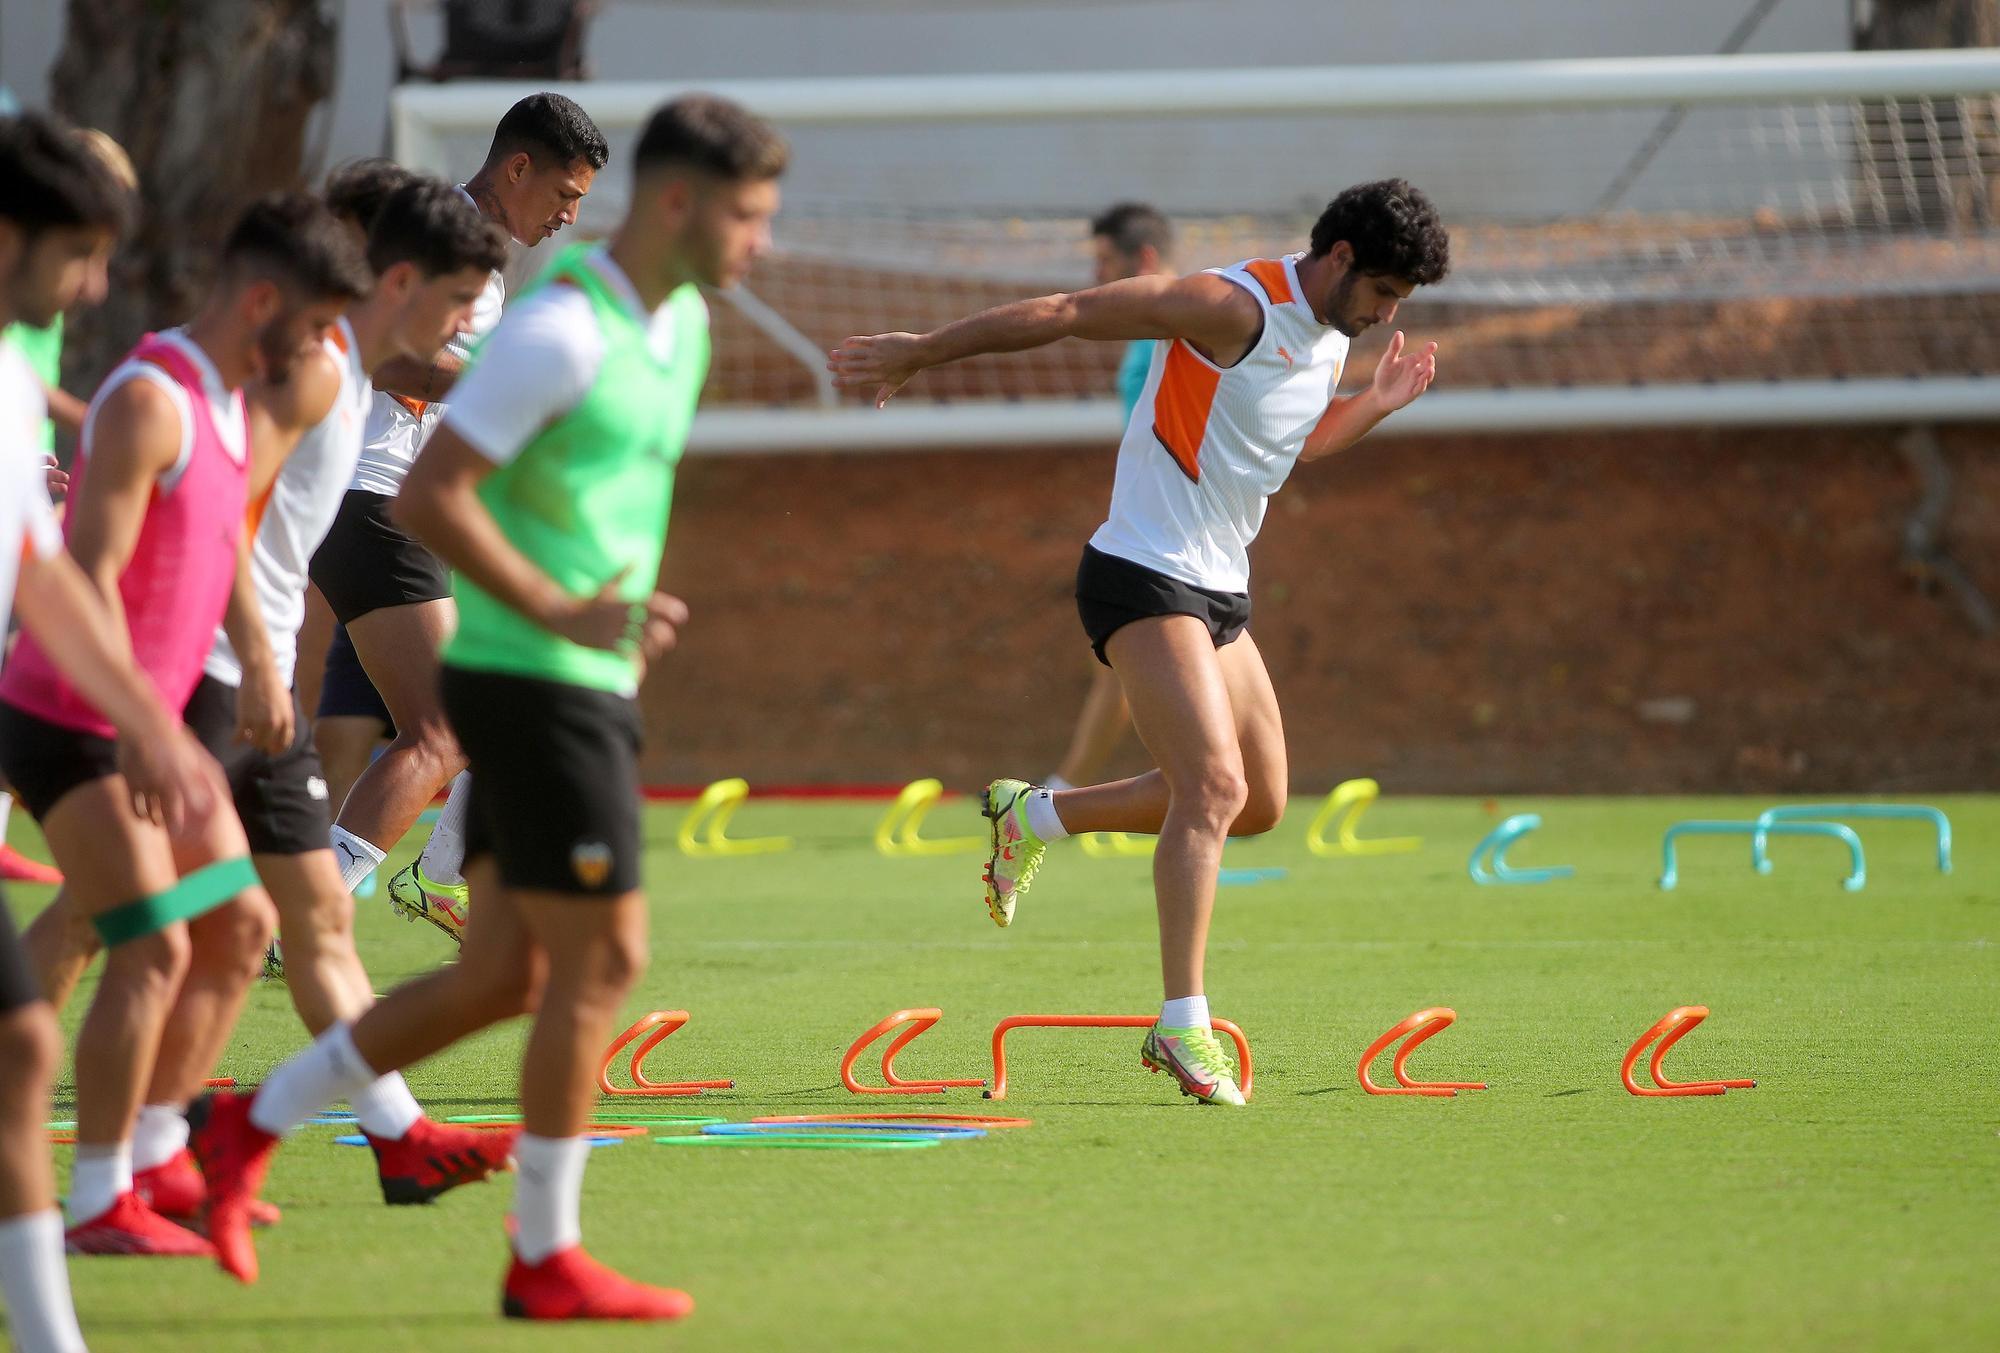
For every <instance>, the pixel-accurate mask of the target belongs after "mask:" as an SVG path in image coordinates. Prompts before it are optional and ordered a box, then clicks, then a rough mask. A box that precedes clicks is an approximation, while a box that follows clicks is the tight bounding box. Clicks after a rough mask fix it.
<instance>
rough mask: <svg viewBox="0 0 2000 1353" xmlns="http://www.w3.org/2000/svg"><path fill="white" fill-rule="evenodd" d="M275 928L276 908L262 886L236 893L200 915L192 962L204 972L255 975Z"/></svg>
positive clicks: (276, 919)
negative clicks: (200, 920)
mask: <svg viewBox="0 0 2000 1353" xmlns="http://www.w3.org/2000/svg"><path fill="white" fill-rule="evenodd" d="M277 929H278V911H277V908H276V907H274V906H272V905H271V899H270V898H269V897H268V896H266V895H265V893H264V891H263V889H261V888H257V889H252V890H250V891H249V892H244V893H239V894H237V895H236V896H235V897H234V898H231V899H230V900H229V901H228V902H226V903H224V904H223V905H222V906H220V907H217V908H216V909H215V910H214V911H212V912H210V913H209V914H208V915H207V916H205V917H203V918H202V922H201V926H200V929H199V931H198V937H197V939H196V941H195V951H194V964H195V966H196V967H198V968H200V969H201V970H203V971H204V972H211V973H231V974H235V975H239V976H240V975H241V974H243V973H248V974H249V975H250V976H252V977H255V976H256V975H257V974H258V973H260V972H262V971H263V968H264V950H265V948H266V947H267V946H268V945H269V944H270V943H271V937H272V936H273V935H274V934H276V933H277Z"/></svg>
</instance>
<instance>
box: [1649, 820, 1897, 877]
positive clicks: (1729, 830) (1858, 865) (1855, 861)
mask: <svg viewBox="0 0 2000 1353" xmlns="http://www.w3.org/2000/svg"><path fill="white" fill-rule="evenodd" d="M1763 834H1769V835H1771V836H1831V837H1833V838H1835V839H1836V840H1838V841H1841V842H1842V843H1844V844H1845V845H1846V846H1847V864H1848V870H1847V877H1846V878H1844V879H1842V880H1841V881H1840V886H1841V887H1843V888H1845V889H1847V891H1848V892H1850V893H1858V892H1860V891H1861V889H1862V888H1863V887H1864V886H1866V884H1867V882H1868V861H1867V857H1865V856H1864V855H1863V854H1862V853H1861V838H1860V837H1858V836H1856V835H1855V834H1854V832H1853V829H1852V828H1849V827H1845V826H1843V825H1841V824H1840V823H1838V822H1771V823H1766V824H1765V825H1763V826H1762V827H1760V826H1759V825H1758V824H1757V823H1755V822H1705V821H1693V822H1676V823H1675V824H1674V825H1673V826H1671V827H1669V828H1667V834H1666V835H1665V836H1664V837H1662V838H1661V839H1660V887H1661V888H1662V889H1663V890H1665V891H1669V892H1671V891H1672V890H1673V889H1674V888H1675V886H1677V885H1678V884H1679V883H1680V878H1681V871H1680V861H1679V858H1678V857H1677V856H1676V855H1675V853H1674V842H1675V841H1677V840H1679V839H1680V838H1681V837H1683V836H1758V835H1763Z"/></svg>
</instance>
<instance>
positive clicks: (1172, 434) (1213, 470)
mask: <svg viewBox="0 0 2000 1353" xmlns="http://www.w3.org/2000/svg"><path fill="white" fill-rule="evenodd" d="M1303 257H1304V255H1303V254H1294V255H1292V256H1291V257H1289V258H1282V259H1274V258H1254V259H1246V260H1245V261H1243V262H1241V263H1236V264H1232V265H1230V266H1229V267H1227V268H1211V269H1209V271H1210V272H1213V273H1215V274H1216V275H1217V276H1219V277H1226V278H1228V279H1229V280H1230V281H1231V282H1234V283H1236V284H1237V285H1238V286H1240V287H1242V288H1243V289H1244V290H1245V291H1247V292H1249V293H1250V295H1251V296H1253V297H1255V298H1256V301H1257V303H1258V305H1259V306H1260V307H1262V309H1263V311H1264V331H1263V332H1262V333H1261V334H1260V335H1259V336H1258V338H1257V341H1256V343H1255V344H1254V345H1252V347H1251V349H1250V351H1249V352H1247V353H1245V354H1244V356H1243V359H1242V360H1241V361H1239V362H1238V363H1236V365H1234V366H1232V367H1227V368H1224V367H1219V366H1217V365H1215V363H1213V362H1211V361H1209V360H1208V359H1207V358H1206V357H1203V356H1202V355H1201V354H1200V353H1199V352H1196V351H1195V350H1194V349H1193V348H1192V347H1190V346H1189V345H1188V344H1187V342H1186V341H1185V340H1182V339H1178V338H1175V339H1161V340H1159V341H1157V342H1156V343H1154V345H1153V364H1152V366H1151V368H1150V369H1149V370H1148V371H1147V373H1146V388H1145V391H1144V393H1142V394H1141V395H1140V396H1139V402H1138V404H1137V405H1135V406H1134V407H1133V410H1132V420H1131V422H1130V423H1128V424H1127V425H1126V428H1125V440H1124V441H1123V442H1122V443H1121V444H1120V445H1119V448H1118V476H1117V479H1116V480H1115V481H1114V482H1113V484H1112V489H1111V512H1110V515H1109V517H1108V518H1107V519H1106V521H1105V522H1104V524H1103V525H1102V526H1100V527H1098V528H1097V532H1096V534H1095V535H1093V536H1091V538H1090V543H1091V544H1092V545H1093V546H1094V547H1096V548H1097V549H1099V550H1101V551H1103V552H1104V553H1105V554H1110V555H1116V556H1117V557H1119V558H1120V559H1128V560H1130V561H1132V562H1133V563H1135V564H1140V565H1143V566H1144V567H1146V568H1149V569H1152V570H1153V571H1155V572H1157V573H1164V574H1166V575H1167V576H1168V577H1170V578H1178V579H1179V580H1180V581H1182V582H1184V583H1191V584H1193V585H1194V586H1196V587H1205V588H1208V589H1210V590H1212V591H1217V592H1248V591H1249V590H1250V542H1251V541H1253V540H1255V539H1256V538H1257V531H1258V529H1259V528H1260V527H1262V526H1263V524H1264V508H1265V505H1266V504H1267V503H1268V502H1269V500H1270V497H1271V495H1272V494H1274V493H1276V492H1277V491H1278V489H1279V487H1280V486H1281V485H1283V484H1284V482H1285V478H1286V476H1288V475H1289V474H1291V472H1292V466H1293V465H1294V464H1295V463H1297V461H1298V458H1299V452H1300V451H1302V450H1304V449H1305V444H1306V437H1307V435H1308V434H1310V433H1311V432H1312V430H1313V429H1314V428H1315V427H1316V426H1318V424H1319V420H1320V418H1321V417H1322V416H1323V415H1324V414H1325V413H1326V409H1327V405H1328V404H1329V403H1330V402H1331V401H1332V399H1333V392H1334V389H1335V387H1336V386H1338V385H1339V384H1340V369H1341V367H1342V365H1343V364H1344V363H1345V362H1346V360H1347V336H1346V335H1345V334H1343V333H1341V332H1340V330H1338V329H1335V328H1333V327H1332V326H1330V325H1326V324H1322V323H1320V321H1319V318H1318V317H1317V316H1316V315H1314V314H1313V310H1312V305H1311V303H1310V302H1308V301H1307V300H1306V296H1305V292H1304V290H1303V289H1302V288H1301V287H1300V286H1299V272H1298V261H1299V259H1301V258H1303Z"/></svg>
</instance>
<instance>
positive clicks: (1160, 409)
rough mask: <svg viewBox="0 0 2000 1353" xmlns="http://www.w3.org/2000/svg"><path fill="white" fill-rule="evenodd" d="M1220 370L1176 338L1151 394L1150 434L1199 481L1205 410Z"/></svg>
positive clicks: (1211, 404) (1211, 402) (1209, 405)
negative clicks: (1155, 387) (1164, 367)
mask: <svg viewBox="0 0 2000 1353" xmlns="http://www.w3.org/2000/svg"><path fill="white" fill-rule="evenodd" d="M1221 380H1222V373H1221V372H1220V371H1217V370H1216V369H1215V368H1214V367H1212V366H1210V365H1209V364H1208V363H1206V362H1204V361H1202V360H1201V358H1199V357H1197V356H1195V353H1194V349H1192V348H1190V347H1189V346H1188V345H1187V344H1186V343H1185V342H1184V341H1182V340H1179V339H1176V340H1175V341H1174V342H1173V343H1172V344H1171V345H1170V346H1169V347H1168V348H1167V363H1166V369H1165V370H1164V371H1162V372H1161V373H1160V388H1159V389H1158V390H1157V391H1156V392H1155V393H1154V395H1153V435H1154V436H1155V437H1157V438H1159V439H1160V445H1162V446H1164V447H1166V448H1167V452H1168V454H1170V455H1172V456H1173V458H1174V463H1175V464H1176V465H1178V466H1180V467H1181V473H1182V474H1184V475H1186V476H1187V477H1188V478H1189V479H1191V480H1193V481H1194V482H1195V483H1197V484H1199V483H1200V482H1201V443H1202V439H1203V438H1204V437H1206V436H1207V435H1208V411H1209V410H1210V409H1211V408H1212V407H1214V405H1215V387H1216V385H1217V384H1219V383H1220V382H1221Z"/></svg>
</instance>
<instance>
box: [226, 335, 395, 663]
mask: <svg viewBox="0 0 2000 1353" xmlns="http://www.w3.org/2000/svg"><path fill="white" fill-rule="evenodd" d="M326 350H327V353H328V355H330V356H331V357H332V358H333V359H334V361H335V362H337V363H338V364H339V366H340V393H339V395H338V396H336V397H335V399H334V401H333V407H332V408H331V409H329V410H328V411H327V415H326V417H324V418H322V419H320V421H319V422H318V423H315V424H314V425H313V426H312V427H310V428H308V429H307V430H306V431H305V433H304V435H302V436H301V437H300V438H299V444H298V445H297V446H296V447H295V448H293V450H292V454H291V455H290V456H288V457H286V459H285V463H284V465H283V466H282V467H281V468H280V469H279V471H278V476H277V478H276V479H275V480H273V481H272V484H271V491H270V496H269V497H268V498H267V499H266V500H265V501H264V504H263V509H262V516H261V517H259V518H256V520H257V534H256V535H255V536H254V537H252V539H251V543H250V577H251V580H252V582H253V583H254V584H255V585H256V589H257V610H258V613H259V614H260V615H261V616H262V617H263V619H264V629H265V630H266V631H267V632H268V633H269V634H270V636H271V654H272V656H273V657H274V658H276V659H277V666H278V679H279V680H280V681H282V682H283V683H284V684H285V685H287V686H289V685H291V684H292V675H293V669H294V668H295V667H296V666H297V663H298V656H299V627H300V626H302V625H303V624H305V619H306V583H307V576H306V567H307V565H308V564H309V563H311V561H312V557H313V551H315V550H317V549H318V548H319V544H320V542H321V541H322V540H324V539H326V533H327V532H328V531H329V530H331V529H332V527H333V519H334V516H335V514H336V513H338V512H339V511H340V500H341V499H342V498H344V497H345V496H346V495H347V486H348V483H349V481H351V480H352V479H353V478H354V466H355V463H356V461H358V460H359V459H360V456H361V431H362V429H363V428H364V427H365V426H366V425H367V422H368V407H369V403H370V400H371V397H372V396H373V395H374V393H375V391H374V390H373V388H372V387H370V385H369V384H368V373H367V372H366V371H364V370H362V368H361V353H360V351H359V346H358V345H357V344H356V342H355V339H354V330H353V329H351V328H349V327H348V323H347V321H346V320H344V319H343V320H341V321H340V323H339V325H338V326H337V327H336V329H335V333H334V336H331V337H329V338H328V339H327V340H326ZM252 510H253V513H254V512H255V510H256V509H255V508H254V507H253V509H252ZM202 671H203V672H205V673H206V674H207V675H209V676H211V677H214V678H215V679H216V680H217V681H220V682H222V683H223V684H224V685H226V686H241V685H242V684H243V664H242V663H241V662H239V661H237V658H236V650H235V649H233V648H232V647H230V644H229V636H228V635H227V634H225V633H224V632H223V630H222V629H221V627H220V626H218V627H217V628H216V631H215V647H214V649H212V650H211V651H210V653H209V655H208V659H207V661H206V662H204V663H203V664H202Z"/></svg>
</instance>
